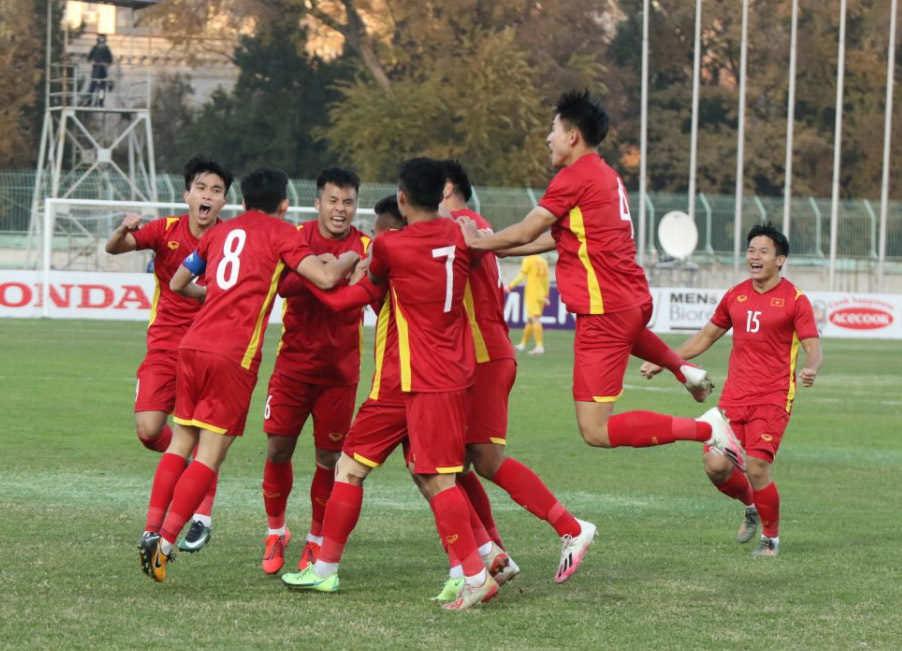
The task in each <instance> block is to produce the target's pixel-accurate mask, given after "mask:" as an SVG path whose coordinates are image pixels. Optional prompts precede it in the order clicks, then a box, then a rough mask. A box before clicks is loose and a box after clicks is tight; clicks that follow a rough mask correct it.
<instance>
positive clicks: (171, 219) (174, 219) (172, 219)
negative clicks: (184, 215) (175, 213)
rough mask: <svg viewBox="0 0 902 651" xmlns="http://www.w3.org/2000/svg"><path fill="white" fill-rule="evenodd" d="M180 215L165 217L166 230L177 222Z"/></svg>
mask: <svg viewBox="0 0 902 651" xmlns="http://www.w3.org/2000/svg"><path fill="white" fill-rule="evenodd" d="M180 219H181V217H167V218H166V230H167V231H168V230H169V229H170V228H172V225H173V224H177V223H178V221H179V220H180Z"/></svg>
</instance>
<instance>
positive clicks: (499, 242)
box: [458, 206, 557, 251]
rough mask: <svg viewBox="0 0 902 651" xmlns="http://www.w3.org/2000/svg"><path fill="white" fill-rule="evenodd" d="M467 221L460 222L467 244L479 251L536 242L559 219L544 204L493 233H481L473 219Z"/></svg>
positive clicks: (510, 247) (509, 247)
mask: <svg viewBox="0 0 902 651" xmlns="http://www.w3.org/2000/svg"><path fill="white" fill-rule="evenodd" d="M467 221H469V224H468V223H467ZM467 221H463V220H461V221H460V222H458V223H460V224H461V230H462V231H463V234H464V239H465V240H466V242H467V246H469V247H470V248H471V249H476V250H478V251H502V250H507V249H512V248H514V247H517V246H523V245H524V244H529V243H531V242H534V241H535V240H536V239H537V238H538V237H539V236H540V235H541V234H542V233H543V232H545V231H546V230H548V229H549V228H550V227H551V225H552V224H554V222H556V221H557V219H556V218H555V216H554V215H552V214H551V213H550V212H549V211H548V210H546V209H545V208H543V207H542V206H536V207H535V208H533V209H532V210H530V211H529V214H528V215H526V217H524V218H523V220H522V221H521V222H519V223H517V224H514V225H513V226H508V227H507V228H505V229H504V230H501V231H498V232H497V233H492V234H481V233H479V232H478V230H477V229H476V225H475V224H474V223H473V222H472V220H467Z"/></svg>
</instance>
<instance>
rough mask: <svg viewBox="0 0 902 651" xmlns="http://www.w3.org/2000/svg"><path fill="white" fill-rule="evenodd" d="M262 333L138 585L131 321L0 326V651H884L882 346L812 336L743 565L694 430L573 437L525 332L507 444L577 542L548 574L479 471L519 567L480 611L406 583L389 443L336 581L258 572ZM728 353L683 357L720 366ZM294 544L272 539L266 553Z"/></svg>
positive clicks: (897, 543)
mask: <svg viewBox="0 0 902 651" xmlns="http://www.w3.org/2000/svg"><path fill="white" fill-rule="evenodd" d="M277 332H278V331H277V330H272V331H271V332H270V338H269V340H268V342H267V351H266V353H267V354H266V357H265V360H266V362H265V364H264V369H263V370H262V372H261V378H262V379H261V382H260V384H259V386H258V390H257V392H256V394H255V399H254V404H253V406H252V409H251V415H250V417H249V420H248V431H247V434H246V435H245V436H244V438H243V439H242V440H241V441H238V442H237V443H236V445H235V446H233V448H232V450H231V452H230V455H229V459H228V461H227V462H226V464H225V466H224V467H223V472H222V478H221V483H220V489H219V495H218V497H217V504H216V508H215V512H214V521H215V524H214V531H215V533H214V537H213V540H212V542H211V544H210V546H209V547H208V548H206V549H205V550H203V551H202V552H201V553H199V554H195V555H193V556H189V555H187V554H183V555H181V557H180V558H178V562H177V563H175V564H174V565H173V566H171V567H170V572H169V579H168V580H167V582H166V583H164V584H161V585H157V584H154V583H152V582H151V581H150V580H148V579H147V578H146V577H145V576H143V575H142V574H141V572H140V570H139V565H138V560H137V552H136V542H137V538H138V536H139V534H140V531H141V528H142V526H143V521H144V520H143V519H144V510H145V507H146V504H147V497H148V494H149V489H150V483H151V480H152V476H153V471H154V468H155V465H156V462H157V459H158V456H157V455H156V454H154V453H151V452H148V451H147V450H145V449H144V448H143V447H141V446H140V444H139V443H138V441H137V439H136V437H135V434H134V428H133V423H132V412H131V401H132V400H133V396H134V371H135V369H136V368H137V366H138V363H139V362H140V360H141V357H142V355H143V352H144V345H143V328H142V326H141V325H140V324H136V323H104V322H85V321H41V320H33V321H32V320H10V319H3V320H0V341H2V344H0V345H2V352H0V361H2V364H0V390H2V396H3V399H2V404H3V409H2V414H3V417H2V419H0V553H2V557H0V579H2V580H0V586H2V598H0V647H9V648H20V647H32V648H33V647H51V646H52V647H58V648H60V647H61V648H69V647H101V646H102V647H137V646H147V645H155V646H165V647H176V646H184V647H186V648H188V647H220V648H229V647H238V648H241V647H271V646H284V647H294V648H325V647H329V648H333V647H334V648H345V649H351V648H372V647H392V648H453V647H457V648H478V649H482V648H507V649H525V648H543V649H547V648H565V647H566V648H569V649H587V648H600V647H612V648H643V649H644V648H674V649H675V648H725V647H735V646H742V647H749V648H778V649H779V648H787V647H805V648H811V647H820V648H840V649H843V648H845V649H850V648H861V647H869V648H887V649H888V648H898V647H900V646H902V623H900V617H899V612H900V607H902V606H900V602H902V599H900V596H902V590H900V587H899V586H900V585H902V581H900V579H902V577H900V567H902V540H900V536H902V534H900V529H899V524H898V523H899V512H900V511H899V505H900V503H902V501H900V491H899V468H900V466H902V439H900V437H899V428H898V425H899V422H900V419H899V412H900V405H902V398H900V395H902V380H900V373H899V369H900V368H902V346H900V345H899V344H898V343H897V342H880V341H873V342H864V341H848V340H846V341H840V340H830V341H826V342H824V348H825V354H826V358H827V361H826V364H825V365H824V368H823V370H822V373H821V377H820V378H819V379H818V382H817V385H816V386H815V387H814V388H813V389H803V390H800V395H799V398H798V400H797V404H796V409H795V413H794V414H793V418H792V422H791V423H790V426H789V430H788V431H787V435H786V438H785V439H784V447H783V449H782V450H781V454H780V457H779V460H778V463H777V466H776V475H777V481H778V485H779V487H780V491H781V495H782V502H783V514H782V527H781V556H780V558H778V559H776V560H758V561H756V560H753V559H751V558H750V557H749V553H748V552H749V548H747V547H740V546H738V545H736V543H735V542H734V541H733V538H734V536H735V533H736V528H737V527H738V525H739V521H740V517H741V508H740V507H739V505H738V503H736V502H732V501H729V500H727V499H726V498H724V497H723V496H721V495H720V494H719V493H717V492H716V491H715V490H714V489H713V488H712V487H711V486H710V484H709V483H708V481H707V479H706V478H705V476H704V474H703V472H702V469H701V458H700V457H701V455H700V450H699V446H698V445H695V444H675V445H670V446H665V447H661V448H655V449H646V450H613V451H611V450H596V449H591V448H589V447H587V446H586V445H585V444H583V443H582V442H581V440H580V438H579V435H578V433H577V430H576V426H575V419H574V415H573V406H572V401H571V397H570V388H569V387H570V365H571V360H572V352H571V350H570V346H571V335H570V334H569V333H548V335H547V342H546V348H547V349H548V350H549V353H548V354H546V355H545V356H544V357H541V358H535V357H523V358H522V359H521V362H520V367H519V378H518V381H517V385H516V387H515V389H514V392H513V395H512V404H511V427H510V444H509V452H510V454H511V455H512V456H516V457H517V458H519V459H520V460H521V461H524V462H525V463H527V464H529V465H531V466H532V467H533V468H534V469H535V470H536V471H537V472H538V473H539V474H540V475H541V476H542V477H543V478H544V479H545V481H546V483H547V484H548V485H549V486H550V487H551V488H552V490H554V491H555V492H556V493H557V495H558V497H559V498H560V499H561V500H562V501H563V502H564V503H565V504H566V505H567V506H569V507H570V509H571V510H572V511H573V512H574V513H575V514H576V515H577V516H579V517H582V518H584V519H588V520H592V521H594V522H596V523H598V525H599V530H600V536H599V539H598V542H597V543H596V546H595V547H593V549H592V550H591V551H590V553H589V555H588V556H587V558H586V561H585V564H584V565H583V568H582V569H581V570H580V571H579V573H578V574H577V575H576V576H575V577H574V578H573V579H572V580H571V581H570V582H568V583H566V584H564V585H556V584H555V583H554V582H553V579H552V577H553V572H554V569H555V567H556V564H557V558H558V550H559V547H558V541H557V538H556V536H555V535H554V533H553V531H552V530H551V529H550V528H549V527H548V526H547V525H546V524H545V523H543V522H540V521H538V520H536V519H535V518H533V517H532V516H530V515H529V514H528V513H526V512H525V511H523V510H522V509H520V508H519V507H517V506H516V505H514V504H513V503H512V502H511V501H510V500H509V499H508V498H507V497H506V495H504V494H502V493H501V492H500V491H499V490H498V489H496V488H495V487H494V486H490V487H489V488H488V490H489V493H490V495H491V496H492V498H493V502H494V504H495V512H496V516H497V520H498V523H499V526H500V528H501V532H502V535H503V536H504V538H505V542H506V544H507V546H508V548H509V550H510V551H511V553H512V554H513V556H514V558H516V560H517V562H518V563H519V564H520V566H521V568H522V574H521V577H520V578H519V579H518V580H517V581H516V582H514V583H513V584H512V585H511V586H510V587H509V588H505V589H503V590H502V594H501V597H500V598H499V599H498V600H495V601H494V602H492V603H491V604H489V605H488V606H487V607H484V608H480V609H476V610H474V611H471V612H467V613H460V614H455V613H444V612H441V611H440V610H439V609H438V608H437V607H436V606H435V605H434V604H433V603H432V602H430V601H429V600H428V597H430V596H432V595H433V594H434V593H436V592H437V591H438V589H439V588H440V586H441V582H442V580H443V578H444V573H445V571H446V568H445V562H444V560H443V555H442V552H441V548H440V547H439V545H438V542H437V539H436V535H435V531H434V526H433V524H432V518H431V514H430V511H429V509H428V508H427V507H426V505H425V503H424V502H423V500H422V498H421V497H420V496H419V494H418V493H417V492H416V491H415V489H414V488H413V486H412V485H411V483H410V480H409V478H408V477H407V476H406V475H405V473H404V471H403V468H402V467H401V463H400V460H399V459H392V460H390V461H389V463H388V464H387V467H386V468H384V469H381V470H379V471H377V472H376V473H374V474H373V475H372V476H371V478H370V480H368V483H367V492H366V498H365V502H364V510H363V514H362V517H361V519H360V524H359V526H358V528H357V530H356V531H355V532H354V535H353V536H352V538H351V540H350V543H349V545H348V549H347V553H346V555H345V558H344V561H343V564H342V570H341V580H342V591H341V592H340V593H338V594H336V595H322V594H296V593H291V592H289V591H287V590H285V589H284V588H282V586H281V585H280V583H279V581H278V580H277V579H274V578H272V577H269V576H265V575H264V574H263V573H262V571H261V569H260V559H261V554H262V550H263V546H262V542H261V541H262V539H263V535H264V533H265V526H266V519H265V516H264V513H263V506H262V499H261V496H260V481H261V472H262V467H263V461H264V455H265V447H266V446H265V441H264V437H263V435H262V434H261V430H260V425H261V418H262V398H263V393H264V391H265V387H266V380H267V378H268V373H269V369H270V367H271V363H272V353H273V345H274V343H275V339H276V335H277ZM369 338H370V337H369V336H368V339H369ZM673 341H674V342H675V341H679V338H674V339H673ZM728 348H729V344H728V342H722V343H721V345H719V346H717V347H716V350H714V351H711V352H710V353H709V354H708V355H707V356H706V357H705V358H703V360H702V361H703V363H704V364H705V365H706V366H707V367H708V368H710V369H712V371H713V373H714V376H715V378H716V379H717V380H718V381H719V382H720V383H722V380H723V377H724V374H725V370H726V357H727V352H728ZM367 361H368V360H367ZM369 368H370V365H369V364H366V366H365V369H364V377H366V378H367V380H368V373H369ZM636 368H637V364H633V365H632V366H631V368H630V371H629V373H628V376H627V390H626V392H625V394H624V396H623V398H622V399H621V401H620V404H619V405H618V410H628V409H636V408H642V409H654V410H658V411H662V412H667V413H674V414H679V415H686V416H691V415H697V414H698V413H700V411H701V409H700V408H699V407H700V406H698V405H696V404H695V403H693V402H692V401H691V399H690V398H689V397H688V395H687V394H686V393H685V391H684V390H683V389H682V388H681V387H679V386H678V385H677V384H676V383H675V382H673V380H672V379H670V378H666V377H663V376H662V377H660V378H657V379H656V380H655V381H653V382H651V383H648V382H646V381H644V380H642V379H641V378H639V376H638V374H637V372H636ZM367 383H368V382H367V381H365V382H364V383H363V384H367ZM305 445H306V447H305ZM311 448H312V445H311V444H310V439H309V438H308V439H307V442H306V444H305V443H302V444H301V446H299V449H298V452H297V454H296V458H295V492H294V494H293V495H292V498H291V502H290V504H289V514H290V515H289V523H290V524H291V525H292V526H293V528H294V531H295V533H296V534H298V539H300V538H301V537H302V535H303V533H304V531H305V529H306V523H307V518H308V514H309V506H308V503H307V495H306V494H307V486H308V485H309V478H310V475H311V470H312V467H313V463H312V449H311ZM299 551H300V545H299V544H295V543H293V544H292V545H291V547H290V548H289V559H288V561H289V564H291V563H293V562H294V561H295V560H296V556H297V554H298V553H299Z"/></svg>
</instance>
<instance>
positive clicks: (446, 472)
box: [435, 466, 464, 475]
mask: <svg viewBox="0 0 902 651" xmlns="http://www.w3.org/2000/svg"><path fill="white" fill-rule="evenodd" d="M463 470H464V467H463V466H446V467H442V468H439V467H438V466H436V468H435V472H437V473H438V474H440V475H450V474H452V473H456V472H463Z"/></svg>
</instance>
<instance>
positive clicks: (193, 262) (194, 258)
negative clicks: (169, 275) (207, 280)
mask: <svg viewBox="0 0 902 651" xmlns="http://www.w3.org/2000/svg"><path fill="white" fill-rule="evenodd" d="M182 264H183V265H185V268H187V269H188V271H190V272H191V273H192V274H194V275H195V276H200V275H201V274H202V273H203V272H204V271H205V270H206V269H207V262H206V260H204V259H203V258H202V257H200V255H198V253H197V251H193V252H192V253H191V255H189V256H188V257H187V258H185V260H184V262H182Z"/></svg>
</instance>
